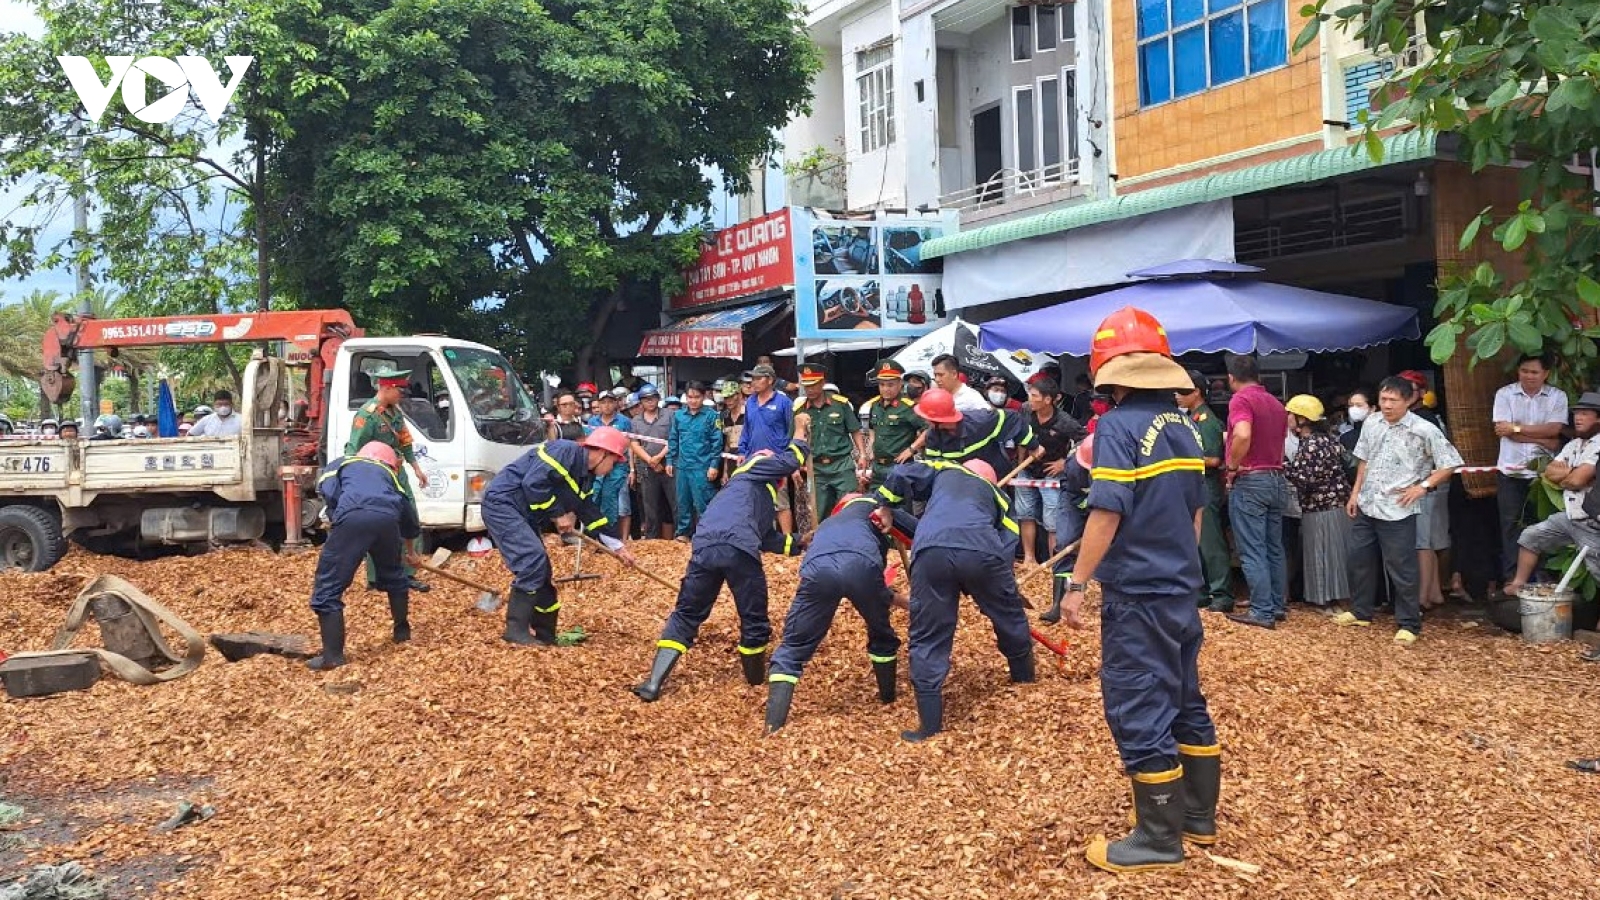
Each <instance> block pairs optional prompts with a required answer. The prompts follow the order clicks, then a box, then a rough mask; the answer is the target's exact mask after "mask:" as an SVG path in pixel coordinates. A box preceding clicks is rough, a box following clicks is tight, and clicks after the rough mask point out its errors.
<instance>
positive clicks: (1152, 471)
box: [1089, 458, 1206, 481]
mask: <svg viewBox="0 0 1600 900" xmlns="http://www.w3.org/2000/svg"><path fill="white" fill-rule="evenodd" d="M1205 471H1206V463H1205V460H1203V459H1194V458H1179V459H1164V460H1162V461H1161V462H1158V463H1151V464H1150V465H1148V466H1140V467H1138V468H1137V469H1113V468H1110V467H1107V466H1096V467H1095V468H1093V469H1090V470H1089V477H1090V478H1093V479H1094V480H1096V481H1142V480H1144V479H1146V478H1154V477H1156V476H1157V475H1165V474H1167V473H1168V472H1199V473H1201V474H1205Z"/></svg>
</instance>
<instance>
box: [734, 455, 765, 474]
mask: <svg viewBox="0 0 1600 900" xmlns="http://www.w3.org/2000/svg"><path fill="white" fill-rule="evenodd" d="M759 459H761V457H759V456H757V457H753V458H751V459H749V460H747V461H746V462H745V463H744V464H743V465H741V466H739V468H737V469H734V470H733V474H734V475H743V474H744V473H746V472H748V471H750V467H751V466H753V465H755V464H756V461H757V460H759ZM728 477H729V478H732V477H733V475H730V476H728Z"/></svg>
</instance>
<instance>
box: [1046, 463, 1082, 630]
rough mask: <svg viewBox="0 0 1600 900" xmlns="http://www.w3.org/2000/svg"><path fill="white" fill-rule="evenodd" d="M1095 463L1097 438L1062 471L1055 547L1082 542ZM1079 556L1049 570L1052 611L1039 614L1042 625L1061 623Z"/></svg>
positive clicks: (1058, 561) (1071, 554)
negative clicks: (1090, 478) (1068, 589)
mask: <svg viewBox="0 0 1600 900" xmlns="http://www.w3.org/2000/svg"><path fill="white" fill-rule="evenodd" d="M1093 460H1094V435H1092V434H1091V435H1089V436H1088V437H1086V438H1084V439H1083V441H1082V442H1080V443H1079V444H1078V449H1076V450H1074V451H1073V452H1072V455H1071V456H1069V457H1067V465H1066V467H1065V468H1063V469H1062V470H1061V502H1060V503H1059V504H1058V505H1057V506H1056V546H1058V547H1066V546H1068V545H1070V544H1075V543H1078V542H1079V541H1080V540H1082V539H1083V523H1084V520H1085V519H1086V518H1088V515H1089V511H1088V503H1089V469H1090V468H1091V467H1092V466H1093ZM1077 563H1078V554H1077V553H1076V552H1073V553H1068V554H1067V555H1066V556H1063V557H1061V558H1060V559H1058V560H1056V564H1055V566H1054V567H1052V568H1051V570H1050V581H1051V594H1050V608H1049V609H1047V610H1045V611H1044V612H1042V613H1040V614H1039V621H1041V622H1047V623H1049V624H1052V625H1053V624H1055V623H1056V622H1059V621H1061V602H1062V601H1063V600H1064V599H1066V596H1067V584H1068V582H1070V581H1072V570H1073V568H1074V567H1076V566H1077Z"/></svg>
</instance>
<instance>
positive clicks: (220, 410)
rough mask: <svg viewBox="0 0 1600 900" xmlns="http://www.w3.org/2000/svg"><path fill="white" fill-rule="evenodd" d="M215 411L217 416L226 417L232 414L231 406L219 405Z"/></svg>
mask: <svg viewBox="0 0 1600 900" xmlns="http://www.w3.org/2000/svg"><path fill="white" fill-rule="evenodd" d="M216 413H217V418H219V419H226V418H227V417H229V416H231V415H233V407H231V406H219V407H217V409H216Z"/></svg>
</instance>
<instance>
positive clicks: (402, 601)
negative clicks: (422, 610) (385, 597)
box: [389, 593, 411, 644]
mask: <svg viewBox="0 0 1600 900" xmlns="http://www.w3.org/2000/svg"><path fill="white" fill-rule="evenodd" d="M389 617H390V618H392V619H394V642H395V643H396V644H404V643H405V642H406V641H409V640H411V598H410V597H409V596H407V595H406V594H404V593H400V594H390V595H389Z"/></svg>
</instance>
